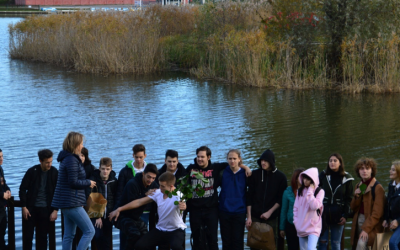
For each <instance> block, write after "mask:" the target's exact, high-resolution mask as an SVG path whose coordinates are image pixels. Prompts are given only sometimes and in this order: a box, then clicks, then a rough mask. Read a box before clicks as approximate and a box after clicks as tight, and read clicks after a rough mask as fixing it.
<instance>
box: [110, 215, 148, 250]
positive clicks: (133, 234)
mask: <svg viewBox="0 0 400 250" xmlns="http://www.w3.org/2000/svg"><path fill="white" fill-rule="evenodd" d="M117 228H118V229H120V230H121V232H123V233H124V234H125V235H126V241H125V249H127V250H129V249H134V246H135V244H136V242H137V241H138V240H139V239H140V238H141V237H142V236H143V235H145V234H146V233H147V232H148V230H147V225H146V224H144V222H143V221H142V220H141V219H139V220H134V219H132V218H127V217H122V218H121V217H120V218H118V221H117Z"/></svg>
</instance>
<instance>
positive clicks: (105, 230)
mask: <svg viewBox="0 0 400 250" xmlns="http://www.w3.org/2000/svg"><path fill="white" fill-rule="evenodd" d="M90 220H91V221H92V223H93V226H94V230H95V234H94V238H93V239H94V240H95V242H96V247H97V249H99V250H110V249H111V244H112V242H111V237H112V228H113V225H112V223H111V222H110V221H109V220H108V219H104V218H101V221H102V222H103V226H102V227H101V228H97V227H96V226H95V225H96V220H97V219H90Z"/></svg>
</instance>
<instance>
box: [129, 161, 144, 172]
mask: <svg viewBox="0 0 400 250" xmlns="http://www.w3.org/2000/svg"><path fill="white" fill-rule="evenodd" d="M132 166H133V169H135V174H138V173H142V172H143V171H144V169H145V168H146V166H147V163H146V162H144V163H143V168H135V165H133V163H132Z"/></svg>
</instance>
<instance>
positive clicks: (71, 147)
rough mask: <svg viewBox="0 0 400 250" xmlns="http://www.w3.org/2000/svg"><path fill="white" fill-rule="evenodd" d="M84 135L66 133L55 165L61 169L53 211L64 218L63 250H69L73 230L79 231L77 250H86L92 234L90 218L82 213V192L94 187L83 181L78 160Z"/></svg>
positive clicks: (73, 233) (80, 162) (84, 179)
mask: <svg viewBox="0 0 400 250" xmlns="http://www.w3.org/2000/svg"><path fill="white" fill-rule="evenodd" d="M83 139H84V137H83V135H82V134H80V133H77V132H69V133H68V135H67V137H66V138H65V139H64V143H63V150H62V151H61V152H60V153H59V155H58V157H57V161H58V162H60V168H59V170H58V171H59V173H58V179H57V186H56V190H55V192H54V197H53V202H52V204H51V205H52V207H55V208H60V209H61V212H62V213H63V216H64V238H63V242H62V249H63V250H70V249H71V248H72V241H73V239H74V236H75V231H76V227H77V226H78V227H79V228H80V229H81V230H82V233H83V235H82V238H81V240H80V241H79V244H78V247H77V250H84V249H87V248H88V246H89V244H90V241H91V240H92V238H93V236H94V233H95V230H94V227H93V224H92V222H91V221H90V219H89V216H88V215H87V213H86V212H85V210H84V209H83V206H84V205H86V196H85V189H86V188H88V187H91V188H93V187H94V186H96V182H95V181H91V180H89V179H86V173H85V170H84V168H83V166H82V161H81V159H80V157H79V155H80V154H81V150H82V148H83Z"/></svg>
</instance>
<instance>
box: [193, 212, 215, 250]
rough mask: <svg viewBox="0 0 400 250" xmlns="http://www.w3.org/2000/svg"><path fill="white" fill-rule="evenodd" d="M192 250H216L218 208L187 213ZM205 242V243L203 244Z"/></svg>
mask: <svg viewBox="0 0 400 250" xmlns="http://www.w3.org/2000/svg"><path fill="white" fill-rule="evenodd" d="M189 220H190V229H191V230H192V236H193V250H204V249H206V247H205V244H208V249H209V250H218V208H216V207H215V208H208V209H200V210H194V211H190V212H189ZM204 241H206V242H204Z"/></svg>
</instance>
